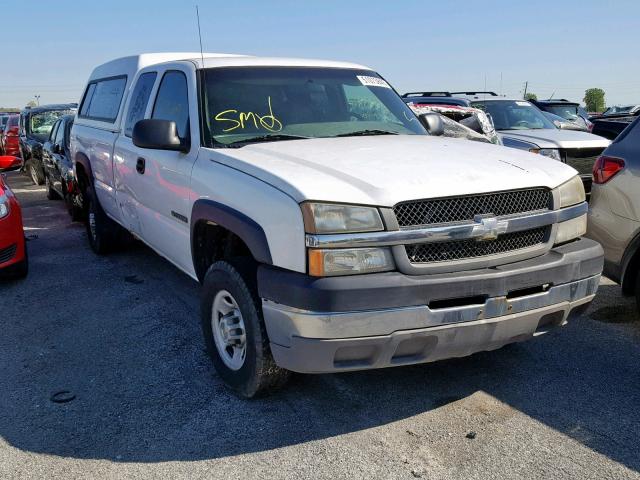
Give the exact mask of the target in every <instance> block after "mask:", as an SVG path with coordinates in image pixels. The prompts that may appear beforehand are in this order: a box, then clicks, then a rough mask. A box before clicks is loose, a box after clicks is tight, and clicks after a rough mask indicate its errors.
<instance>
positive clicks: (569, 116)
mask: <svg viewBox="0 0 640 480" xmlns="http://www.w3.org/2000/svg"><path fill="white" fill-rule="evenodd" d="M530 101H531V103H532V104H534V105H535V106H536V107H538V108H539V109H540V110H542V111H543V112H549V113H552V114H553V115H557V116H559V117H562V118H563V119H564V120H565V121H567V122H569V123H573V124H575V125H577V126H579V127H580V128H579V130H586V131H591V128H593V124H592V123H591V122H590V121H589V113H588V112H587V111H586V110H585V109H584V108H582V107H581V106H580V104H579V103H575V102H570V101H569V100H566V99H559V100H530Z"/></svg>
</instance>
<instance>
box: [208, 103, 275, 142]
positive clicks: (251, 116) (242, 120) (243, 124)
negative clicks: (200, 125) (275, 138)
mask: <svg viewBox="0 0 640 480" xmlns="http://www.w3.org/2000/svg"><path fill="white" fill-rule="evenodd" d="M267 105H268V106H269V114H268V115H258V114H257V113H254V112H238V110H237V109H230V110H225V111H224V112H220V113H218V114H217V115H216V116H215V117H214V119H215V120H216V121H217V122H228V123H230V124H231V125H229V126H228V127H227V128H224V129H222V131H223V132H224V133H228V132H233V131H234V130H236V129H238V128H241V129H244V128H247V127H248V126H251V125H253V126H254V127H255V128H256V129H258V128H264V129H265V130H268V131H269V132H279V131H280V130H282V122H280V120H278V119H277V118H276V116H275V115H274V114H273V108H272V107H271V97H267ZM236 115H237V118H230V117H235V116H236Z"/></svg>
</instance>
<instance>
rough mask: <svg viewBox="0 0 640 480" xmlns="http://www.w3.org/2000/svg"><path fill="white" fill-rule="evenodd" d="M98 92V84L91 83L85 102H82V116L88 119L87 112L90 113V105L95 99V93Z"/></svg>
mask: <svg viewBox="0 0 640 480" xmlns="http://www.w3.org/2000/svg"><path fill="white" fill-rule="evenodd" d="M95 91H96V84H95V83H90V84H89V87H87V93H85V95H84V100H83V101H82V106H81V107H80V116H81V117H86V116H87V112H88V111H89V105H91V99H92V98H93V93H94V92H95Z"/></svg>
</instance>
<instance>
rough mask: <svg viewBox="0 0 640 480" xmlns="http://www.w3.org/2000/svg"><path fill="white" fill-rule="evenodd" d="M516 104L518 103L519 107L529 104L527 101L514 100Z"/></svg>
mask: <svg viewBox="0 0 640 480" xmlns="http://www.w3.org/2000/svg"><path fill="white" fill-rule="evenodd" d="M516 105H520V106H521V107H528V106H529V102H522V101H518V102H516Z"/></svg>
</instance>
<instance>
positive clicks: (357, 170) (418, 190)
mask: <svg viewBox="0 0 640 480" xmlns="http://www.w3.org/2000/svg"><path fill="white" fill-rule="evenodd" d="M205 152H206V153H205ZM203 154H205V155H208V156H209V158H210V160H211V161H215V162H218V163H221V164H224V165H227V166H229V167H232V168H234V169H237V170H240V171H243V172H245V173H247V174H249V175H252V176H254V177H256V178H259V179H260V180H263V181H264V182H267V183H269V184H271V185H273V186H274V187H276V188H278V189H279V190H282V191H283V192H285V193H287V194H288V195H289V196H291V197H292V198H294V199H295V200H296V201H297V202H302V201H304V200H318V201H331V202H342V203H355V204H367V205H377V206H387V207H391V206H393V205H395V204H396V203H398V202H400V201H404V200H416V199H421V198H437V197H445V196H453V195H467V194H474V193H484V192H492V191H501V190H511V189H518V188H528V187H539V186H545V187H548V188H555V187H557V186H558V185H560V184H561V183H563V182H565V181H567V180H569V179H570V178H571V177H572V176H573V175H576V171H575V170H574V169H573V168H571V167H568V166H567V165H565V164H563V163H561V162H557V161H555V160H551V159H549V158H547V157H544V156H542V155H537V154H533V153H528V152H523V151H521V150H516V149H512V148H506V147H500V146H496V145H491V144H481V143H478V142H471V141H468V140H462V139H457V138H443V137H430V136H427V135H398V136H388V135H384V136H369V137H344V138H317V139H309V140H290V141H279V142H272V143H261V144H253V145H247V146H245V147H242V148H237V149H231V148H228V149H204V150H203Z"/></svg>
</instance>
